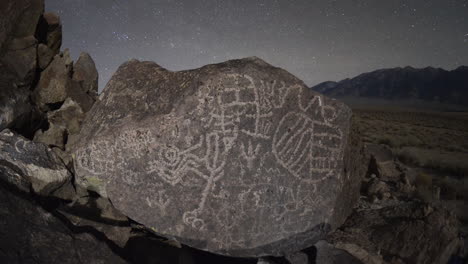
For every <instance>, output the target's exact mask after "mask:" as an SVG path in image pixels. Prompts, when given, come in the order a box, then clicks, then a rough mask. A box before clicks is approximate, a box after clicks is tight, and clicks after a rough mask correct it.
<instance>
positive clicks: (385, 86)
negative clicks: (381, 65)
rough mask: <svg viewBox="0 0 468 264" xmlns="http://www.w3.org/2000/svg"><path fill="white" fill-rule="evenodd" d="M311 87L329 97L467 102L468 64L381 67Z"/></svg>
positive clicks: (448, 102) (461, 103) (464, 103)
mask: <svg viewBox="0 0 468 264" xmlns="http://www.w3.org/2000/svg"><path fill="white" fill-rule="evenodd" d="M312 89H314V90H316V91H318V92H320V93H323V94H325V95H328V96H331V97H337V98H340V97H367V98H379V99H386V100H405V101H408V100H410V101H411V100H423V101H428V102H438V103H445V104H458V105H468V67H467V66H460V67H458V68H457V69H455V70H452V71H447V70H444V69H441V68H433V67H426V68H423V69H415V68H412V67H404V68H400V67H398V68H392V69H381V70H376V71H373V72H369V73H363V74H361V75H359V76H357V77H354V78H352V79H345V80H342V81H340V82H331V81H328V82H323V83H320V84H318V85H316V86H314V87H312Z"/></svg>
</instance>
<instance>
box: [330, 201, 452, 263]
mask: <svg viewBox="0 0 468 264" xmlns="http://www.w3.org/2000/svg"><path fill="white" fill-rule="evenodd" d="M328 241H330V242H331V243H333V244H335V246H336V247H337V248H340V249H343V250H346V251H348V252H349V253H351V254H353V255H354V256H355V257H357V258H359V259H360V260H361V261H362V262H363V263H440V264H442V263H448V260H449V259H450V257H451V255H452V254H453V253H454V252H455V251H456V250H457V248H458V246H459V242H460V241H459V239H458V223H457V218H456V216H455V215H454V214H453V213H451V212H449V211H447V210H444V209H443V208H441V207H435V206H434V207H432V206H430V205H427V204H424V203H419V202H402V203H398V204H397V205H395V206H387V207H384V208H382V209H378V210H372V209H370V210H362V211H358V212H355V213H354V214H353V215H352V216H351V217H350V218H349V219H348V220H347V221H346V223H345V224H344V225H343V226H342V227H341V228H340V230H337V231H335V232H334V233H332V234H331V235H330V236H329V237H328Z"/></svg>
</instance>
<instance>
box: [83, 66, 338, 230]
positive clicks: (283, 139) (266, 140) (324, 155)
mask: <svg viewBox="0 0 468 264" xmlns="http://www.w3.org/2000/svg"><path fill="white" fill-rule="evenodd" d="M302 89H304V88H302V87H301V86H299V85H292V86H287V85H286V84H285V83H284V82H282V81H275V80H274V81H264V80H255V79H254V78H252V77H250V76H248V75H243V74H225V75H221V76H219V78H216V79H213V80H210V81H207V82H206V83H205V84H203V85H202V86H201V87H199V90H198V93H197V95H196V96H197V98H196V100H198V105H197V106H196V109H193V110H194V111H192V112H193V113H194V115H195V118H192V121H191V120H190V119H187V118H186V117H184V116H177V115H174V116H173V117H172V116H171V126H172V127H171V128H170V130H164V131H170V132H168V133H167V135H165V137H164V138H163V139H159V138H158V137H157V136H156V135H159V134H164V132H161V131H159V129H160V128H158V127H157V126H156V127H152V126H148V128H141V129H137V130H123V131H118V132H116V133H118V135H117V136H116V137H115V139H107V140H102V139H98V140H96V141H95V142H93V143H92V144H89V145H88V147H87V148H85V149H81V150H80V151H79V152H78V153H77V159H76V161H77V164H78V166H79V167H80V168H83V169H85V170H86V171H87V172H89V173H90V174H92V175H103V174H106V175H109V176H107V179H106V180H107V181H110V180H112V179H111V178H112V175H113V174H115V172H116V171H119V172H122V173H123V174H124V175H125V176H124V182H125V183H126V184H129V185H132V186H137V185H138V183H139V182H140V181H141V178H144V177H146V178H145V179H147V180H148V179H151V181H155V182H156V181H157V182H163V183H165V184H168V185H169V186H171V187H177V186H179V185H183V184H187V182H186V181H187V179H188V178H191V177H192V178H194V177H195V178H197V182H201V183H202V185H200V186H196V187H197V188H199V193H198V198H197V199H198V200H197V203H196V206H194V207H192V208H191V209H190V210H186V211H185V212H183V213H182V215H181V218H182V220H183V223H184V224H186V225H188V226H190V227H192V228H194V229H197V230H206V228H207V221H210V217H209V216H208V218H204V215H203V213H204V211H205V209H206V205H207V203H208V202H209V201H210V199H213V200H216V199H224V198H223V197H224V195H220V194H218V195H216V194H214V187H215V186H216V185H217V184H218V183H220V182H222V181H223V180H222V179H223V178H224V177H227V176H229V177H237V175H226V168H227V167H229V166H231V164H234V163H235V162H237V163H236V164H239V165H240V166H241V168H239V169H237V170H238V171H239V174H240V175H244V174H245V173H246V172H245V171H249V172H250V173H256V174H255V175H258V173H264V174H266V176H265V178H267V176H268V177H270V175H272V176H275V175H276V176H277V175H282V174H285V173H287V172H289V173H290V174H291V175H293V176H294V178H296V179H297V180H299V181H303V182H306V183H310V184H313V186H312V187H310V188H311V189H314V188H315V189H316V185H315V184H316V183H319V182H320V181H323V180H324V179H326V178H328V177H331V176H333V175H334V176H336V177H339V175H340V173H339V172H338V171H337V170H338V168H339V165H340V163H339V159H341V157H342V153H343V142H342V138H343V137H342V136H343V133H342V131H341V130H340V128H339V127H337V126H334V125H333V123H334V120H335V119H336V117H337V113H336V110H335V109H334V108H333V107H332V106H330V105H324V102H323V100H322V98H321V96H320V95H316V96H315V97H313V98H311V99H310V100H308V101H307V100H305V98H302V96H303V95H302V93H303V91H302ZM291 98H293V99H292V100H291ZM288 100H289V101H288ZM304 101H307V102H306V103H305V104H304ZM195 102H197V101H195ZM193 120H195V121H193ZM194 123H195V124H194ZM232 153H235V154H234V155H233V154H232ZM233 156H234V157H233ZM109 157H112V159H110V158H109ZM335 157H336V158H335ZM139 160H145V164H141V165H139V170H136V171H134V170H130V169H129V168H132V166H128V164H129V163H134V164H137V162H138V161H139ZM265 160H268V162H265ZM271 160H273V161H275V162H276V163H272V162H271ZM133 167H134V166H133ZM259 168H260V169H261V170H260V169H259ZM230 171H231V173H232V171H233V170H232V169H231V170H230ZM262 177H263V176H262ZM269 180H271V179H270V178H268V181H269ZM184 186H185V185H184ZM272 189H274V188H272ZM269 192H270V191H267V190H266V189H257V190H250V189H249V190H247V191H243V192H242V193H240V194H239V201H240V203H241V206H243V204H244V203H252V202H253V203H254V204H255V205H256V206H257V207H263V206H267V205H268V204H269V203H270V202H269V200H268V199H267V198H266V197H268V195H269ZM275 192H278V193H279V195H281V196H284V197H285V199H286V200H291V201H290V202H291V203H293V204H294V202H295V201H296V200H295V199H296V197H298V196H299V194H298V193H294V191H293V190H292V189H290V188H286V187H284V190H283V189H281V190H280V189H275ZM219 193H221V194H222V193H223V192H222V191H220V192H219ZM169 197H170V195H169V194H168V193H166V192H164V191H161V190H157V189H156V188H155V191H154V196H153V197H145V198H143V199H145V200H144V201H145V202H146V204H147V205H148V206H149V207H150V208H153V209H158V210H159V211H161V212H163V213H165V212H166V211H167V210H168V208H170V207H171V206H176V205H173V204H172V203H171V202H170V199H169ZM246 197H250V198H249V199H250V201H249V199H247V198H246ZM291 197H292V198H291ZM307 199H311V203H313V202H314V201H313V200H312V199H313V198H307ZM285 206H286V205H285ZM291 210H299V209H297V208H295V207H293V206H289V207H288V208H286V207H285V208H284V209H282V210H279V211H278V212H277V214H275V215H274V219H277V220H278V221H280V220H281V219H282V218H283V217H284V216H285V214H287V213H288V212H289V211H291ZM303 210H305V209H303ZM301 213H305V211H304V212H302V211H301ZM259 228H260V227H259Z"/></svg>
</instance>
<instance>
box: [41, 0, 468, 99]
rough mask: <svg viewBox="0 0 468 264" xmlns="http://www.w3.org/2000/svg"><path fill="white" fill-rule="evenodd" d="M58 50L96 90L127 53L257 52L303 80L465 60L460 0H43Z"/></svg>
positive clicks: (180, 63) (187, 57) (183, 59)
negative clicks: (88, 61) (88, 70)
mask: <svg viewBox="0 0 468 264" xmlns="http://www.w3.org/2000/svg"><path fill="white" fill-rule="evenodd" d="M46 11H52V12H56V13H58V14H59V15H60V16H61V19H62V23H63V31H64V40H63V45H62V49H63V48H69V49H70V51H71V54H72V56H73V59H74V60H76V59H77V57H78V55H79V53H80V52H81V51H86V52H88V53H90V54H91V56H92V57H93V59H94V60H95V62H96V65H97V67H98V71H99V74H100V76H99V78H100V82H99V87H100V90H102V89H103V87H104V85H105V84H106V83H107V81H108V80H109V78H110V77H111V75H112V74H113V73H114V72H115V70H116V69H117V68H118V66H119V65H120V64H122V63H123V62H125V61H127V60H128V59H131V58H137V59H140V60H151V61H155V62H156V63H158V64H159V65H161V66H163V67H165V68H167V69H170V70H183V69H191V68H197V67H200V66H203V65H206V64H210V63H217V62H222V61H225V60H228V59H235V58H242V57H248V56H258V57H260V58H262V59H264V60H266V61H267V62H269V63H271V64H273V65H275V66H279V67H282V68H284V69H286V70H288V71H289V72H291V73H293V74H295V75H296V76H298V77H299V78H301V79H302V80H304V81H305V82H306V84H308V85H311V86H312V85H315V84H318V83H320V82H322V81H327V80H334V81H338V80H341V79H344V78H347V77H354V76H355V75H358V74H360V73H363V72H367V71H372V70H375V69H379V68H389V67H397V66H407V65H410V66H413V67H426V66H434V67H443V68H445V69H453V68H456V67H458V66H460V65H467V64H468V0H437V1H436V0H385V1H383V0H382V1H381V0H340V1H336V0H335V1H334V0H327V1H325V0H323V1H314V0H283V1H282V0H277V1H275V0H258V1H257V0H186V1H182V0H172V1H171V0H46Z"/></svg>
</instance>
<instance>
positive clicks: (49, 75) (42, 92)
mask: <svg viewBox="0 0 468 264" xmlns="http://www.w3.org/2000/svg"><path fill="white" fill-rule="evenodd" d="M72 64H73V62H72V60H71V59H70V54H69V52H68V50H65V51H64V52H63V53H60V54H58V55H56V56H55V57H54V59H53V60H52V62H51V63H50V65H49V66H48V67H47V68H46V69H45V70H44V71H43V72H42V74H41V77H40V79H39V83H38V85H37V87H36V88H35V90H34V100H35V101H36V103H37V105H38V106H39V107H40V109H41V110H42V111H48V110H50V109H53V107H52V105H54V104H60V103H63V102H64V101H65V99H66V98H67V97H68V93H69V91H70V90H71V89H72V81H71V75H72V68H73V65H72Z"/></svg>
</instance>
